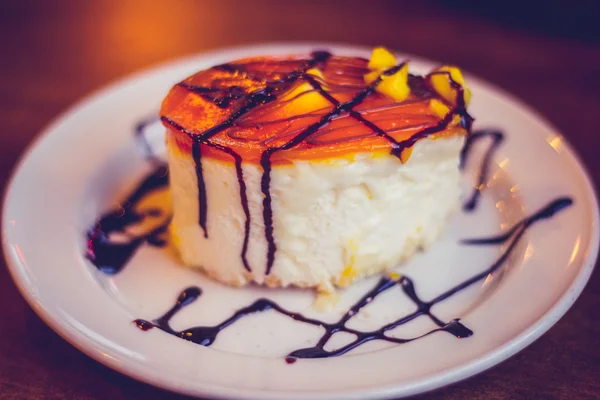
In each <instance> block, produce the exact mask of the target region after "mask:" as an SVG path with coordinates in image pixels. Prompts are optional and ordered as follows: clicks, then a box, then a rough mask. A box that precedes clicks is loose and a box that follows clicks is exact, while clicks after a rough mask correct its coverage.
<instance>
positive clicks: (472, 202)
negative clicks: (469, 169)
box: [460, 129, 504, 211]
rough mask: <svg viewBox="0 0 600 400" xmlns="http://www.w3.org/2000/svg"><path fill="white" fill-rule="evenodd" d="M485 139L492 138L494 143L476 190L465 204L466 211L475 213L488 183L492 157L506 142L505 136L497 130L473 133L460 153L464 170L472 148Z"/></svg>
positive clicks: (484, 159) (481, 170)
mask: <svg viewBox="0 0 600 400" xmlns="http://www.w3.org/2000/svg"><path fill="white" fill-rule="evenodd" d="M485 137H491V138H492V143H491V145H490V147H489V148H488V149H487V151H486V152H485V155H484V156H483V162H482V163H481V167H480V168H479V176H478V178H477V183H476V184H475V188H474V189H473V192H472V193H471V195H470V196H469V197H468V199H467V201H466V202H465V203H464V204H463V210H464V211H473V210H475V208H476V207H477V203H478V200H479V198H480V197H481V191H482V190H483V189H484V188H485V184H486V182H487V181H488V175H489V170H490V164H491V163H492V157H493V156H494V153H495V152H496V150H497V149H498V147H500V145H501V144H502V142H503V141H504V134H503V133H502V132H500V131H499V130H497V129H482V130H480V131H477V132H472V133H471V134H470V135H469V136H467V140H466V142H465V145H464V147H463V148H462V150H461V152H460V168H461V169H464V167H465V164H466V162H467V156H468V155H469V152H470V151H471V148H472V147H473V145H474V144H475V143H476V142H478V141H479V140H481V139H483V138H485Z"/></svg>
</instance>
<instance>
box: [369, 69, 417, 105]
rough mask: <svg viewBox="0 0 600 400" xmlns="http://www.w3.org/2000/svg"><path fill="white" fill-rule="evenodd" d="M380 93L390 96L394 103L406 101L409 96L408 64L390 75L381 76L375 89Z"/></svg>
mask: <svg viewBox="0 0 600 400" xmlns="http://www.w3.org/2000/svg"><path fill="white" fill-rule="evenodd" d="M375 90H377V91H378V92H380V93H383V94H385V95H386V96H390V97H391V98H393V99H394V100H396V101H402V100H406V99H407V98H408V95H409V94H410V88H409V87H408V64H404V65H403V66H402V68H400V69H399V70H398V71H396V72H395V73H394V74H392V75H381V82H379V84H378V85H377V87H376V88H375Z"/></svg>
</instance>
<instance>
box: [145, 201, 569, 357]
mask: <svg viewBox="0 0 600 400" xmlns="http://www.w3.org/2000/svg"><path fill="white" fill-rule="evenodd" d="M572 203H573V201H572V200H571V199H570V198H568V197H560V198H558V199H556V200H554V201H552V202H550V203H549V204H547V205H546V206H545V207H543V208H541V209H540V210H539V211H537V212H535V213H534V214H532V215H530V216H529V217H527V218H525V219H524V220H522V221H520V222H518V223H517V224H516V225H515V226H514V227H512V228H511V229H509V230H508V231H507V232H505V233H502V234H500V235H498V236H494V237H490V238H484V239H468V240H465V241H464V242H463V243H466V244H469V245H500V244H503V243H507V242H508V245H507V246H506V249H505V250H504V251H503V253H502V254H501V255H500V256H499V257H498V258H497V259H496V261H495V262H494V263H493V264H492V265H491V266H489V267H488V268H486V269H485V270H483V271H481V272H480V273H478V274H476V275H473V276H472V277H470V278H469V279H466V280H465V281H463V282H461V283H459V284H458V285H456V286H454V287H452V288H450V289H448V290H446V291H445V292H443V293H441V294H439V295H438V296H436V297H435V298H433V299H431V300H423V299H421V298H420V297H419V295H418V294H417V290H416V289H415V283H414V282H413V280H412V279H410V278H409V277H407V276H400V277H399V278H397V279H395V278H393V277H383V278H381V280H380V281H379V282H378V283H377V285H375V287H374V288H373V289H371V290H370V291H369V292H367V293H366V294H365V295H364V296H363V297H362V298H361V299H360V300H358V301H357V302H356V303H355V304H354V305H352V307H350V308H349V309H348V311H346V312H345V313H344V315H343V316H342V317H341V319H340V320H338V321H337V322H334V323H328V322H324V321H321V320H318V319H314V318H308V317H305V316H303V315H302V314H299V313H297V312H293V311H289V310H287V309H285V308H283V307H281V306H279V305H278V304H277V303H275V302H273V301H272V300H269V299H266V298H261V299H258V300H256V301H255V302H254V303H252V304H251V305H249V306H248V307H244V308H241V309H240V310H238V311H236V312H235V313H234V314H233V315H231V316H230V317H229V318H227V319H225V320H224V321H223V322H221V323H220V324H218V325H214V326H196V327H192V328H188V329H184V330H182V331H176V330H174V329H173V328H172V327H171V325H170V320H171V318H172V317H173V316H175V314H177V313H178V312H179V311H181V310H182V309H183V308H185V307H186V306H188V305H189V304H192V303H193V302H195V301H196V300H197V299H198V298H199V297H200V296H201V295H202V290H201V289H200V288H198V287H195V286H194V287H190V288H187V289H185V290H184V291H183V292H181V294H180V295H179V297H178V298H177V301H176V303H175V305H174V306H173V307H171V309H169V310H168V311H167V312H166V313H165V314H164V315H162V316H161V317H159V318H157V319H155V320H153V321H147V320H143V319H137V320H135V321H134V323H135V324H136V326H137V327H138V328H140V329H142V330H144V331H147V330H149V329H152V328H154V327H155V328H158V329H160V330H162V331H164V332H166V333H168V334H171V335H174V336H177V337H179V338H181V339H184V340H187V341H190V342H193V343H196V344H199V345H202V346H210V345H211V344H213V343H214V341H215V340H216V338H217V336H218V334H219V333H220V332H221V331H223V329H225V328H227V327H228V326H231V325H232V324H233V323H235V322H236V321H238V320H239V319H241V318H244V317H248V316H250V315H252V314H255V313H259V312H265V311H268V310H273V311H275V312H277V313H279V314H282V315H285V316H287V317H289V318H291V319H293V320H294V321H297V322H300V323H305V324H309V325H315V326H319V327H321V328H323V329H324V330H325V332H324V333H323V335H322V336H321V338H320V339H319V340H318V342H317V343H316V344H315V346H312V347H307V348H302V349H298V350H295V351H292V352H291V353H290V354H288V355H287V356H286V357H285V360H286V362H287V363H293V362H295V360H296V359H298V358H328V357H336V356H341V355H343V354H345V353H347V352H349V351H351V350H353V349H355V348H357V347H359V346H361V345H363V344H365V343H367V342H370V341H372V340H382V341H386V342H391V343H396V344H403V343H408V342H412V341H414V340H416V339H420V338H423V337H425V336H428V335H431V334H433V333H435V332H447V333H449V334H451V335H453V336H455V337H456V338H459V339H461V338H467V337H469V336H471V335H473V332H472V331H471V330H470V329H469V328H467V327H466V326H465V325H463V324H462V323H461V322H460V320H459V319H458V318H454V319H451V320H450V321H444V320H442V319H440V318H439V317H437V316H436V315H434V314H433V313H432V311H431V309H432V307H433V306H434V305H436V304H438V303H441V302H442V301H445V300H446V299H448V298H450V297H451V296H453V295H454V294H456V293H458V292H460V291H462V290H464V289H466V288H468V287H469V286H471V285H473V284H474V283H476V282H479V281H481V280H483V279H484V278H486V277H487V276H488V275H490V274H493V273H494V272H496V271H497V270H498V269H499V268H500V267H501V266H502V265H503V264H504V263H505V262H506V260H507V259H508V257H509V256H510V254H511V253H512V252H513V250H514V249H515V248H516V246H517V244H518V243H519V241H520V239H521V238H522V237H523V235H524V234H525V232H526V231H527V229H528V228H530V227H531V226H532V225H533V224H535V223H536V222H538V221H540V220H543V219H548V218H551V217H552V216H554V215H555V214H556V213H558V212H560V211H561V210H563V209H565V208H567V207H569V206H570V205H571V204H572ZM395 287H399V288H400V289H401V290H402V291H403V293H404V294H405V295H406V296H407V297H408V298H409V299H410V300H411V301H412V302H413V303H414V304H415V305H416V306H417V309H416V310H415V311H413V312H411V313H409V314H406V315H404V316H403V317H401V318H399V319H397V320H396V321H394V322H391V323H389V324H386V325H384V326H382V327H381V328H379V329H377V330H373V331H360V330H357V329H352V328H349V327H348V326H347V323H348V321H349V320H350V319H351V318H352V317H354V316H355V315H356V314H357V313H358V312H359V311H360V310H361V309H362V308H363V307H365V306H366V305H368V304H370V303H372V302H373V301H375V300H376V298H377V297H378V296H379V295H380V294H382V293H384V292H386V291H388V290H390V289H392V288H395ZM420 316H426V317H428V318H429V319H430V320H431V321H432V322H433V323H434V324H436V325H437V326H438V328H435V329H432V330H430V331H428V332H426V333H424V334H422V335H419V336H416V337H412V338H398V337H393V336H390V335H388V334H387V333H388V332H389V331H391V330H393V329H394V328H396V327H398V326H401V325H404V324H406V323H408V322H410V321H412V320H414V319H416V318H418V317H420ZM338 332H346V333H350V334H353V335H354V336H355V337H356V338H355V339H354V340H353V341H352V342H350V343H348V344H346V345H344V346H342V347H340V348H338V349H335V350H326V349H325V346H326V345H327V343H328V342H329V340H330V339H331V337H332V336H333V335H334V334H335V333H338Z"/></svg>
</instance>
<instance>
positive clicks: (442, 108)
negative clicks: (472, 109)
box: [429, 99, 450, 119]
mask: <svg viewBox="0 0 600 400" xmlns="http://www.w3.org/2000/svg"><path fill="white" fill-rule="evenodd" d="M429 107H430V108H431V110H432V111H433V113H434V114H435V115H437V116H438V117H440V119H442V118H444V117H445V116H446V114H448V113H449V112H450V107H448V106H447V105H446V104H444V102H443V101H441V100H438V99H431V100H430V101H429Z"/></svg>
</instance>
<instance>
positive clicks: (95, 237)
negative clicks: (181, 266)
mask: <svg viewBox="0 0 600 400" xmlns="http://www.w3.org/2000/svg"><path fill="white" fill-rule="evenodd" d="M168 184H169V179H168V175H167V166H166V165H164V164H163V165H159V166H158V167H157V168H156V169H155V170H154V171H152V172H151V173H150V174H148V175H147V176H146V177H145V178H144V179H143V180H142V183H141V184H140V185H139V186H138V187H137V188H136V189H135V190H134V191H133V193H132V194H131V195H129V197H127V199H126V200H125V201H124V202H123V204H122V205H121V207H120V208H118V209H116V210H112V211H110V212H108V213H107V214H104V215H103V216H102V217H101V218H100V219H99V220H98V221H97V222H96V223H95V224H94V226H93V227H92V228H91V229H90V230H89V231H88V233H87V252H86V257H87V258H88V259H89V260H90V261H91V262H92V264H94V265H95V266H96V268H98V269H99V270H100V271H102V272H104V273H106V274H109V275H112V274H116V273H117V272H119V271H121V270H122V269H123V267H125V265H126V264H127V262H128V261H129V260H130V259H131V257H133V255H134V254H135V252H136V251H137V250H138V249H139V247H140V246H141V245H142V244H144V243H149V244H152V245H155V246H164V245H165V244H166V241H165V239H164V237H163V235H164V234H166V231H167V228H168V226H169V223H170V221H171V218H170V216H165V221H164V222H163V223H162V224H160V225H159V226H158V227H156V228H154V229H152V230H151V231H149V232H146V233H143V234H140V235H136V236H131V235H128V237H127V240H123V241H115V240H111V239H110V238H109V235H110V234H111V233H121V234H126V233H125V230H126V228H128V227H130V226H132V225H135V224H137V223H140V222H142V221H143V220H144V219H145V218H146V217H149V216H153V217H159V216H161V215H162V214H163V213H164V210H160V209H150V210H146V211H144V212H140V211H137V210H136V205H137V204H138V203H139V202H140V200H142V198H144V197H145V196H146V195H148V194H149V193H150V192H152V191H155V190H157V189H161V188H165V187H167V186H168Z"/></svg>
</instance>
